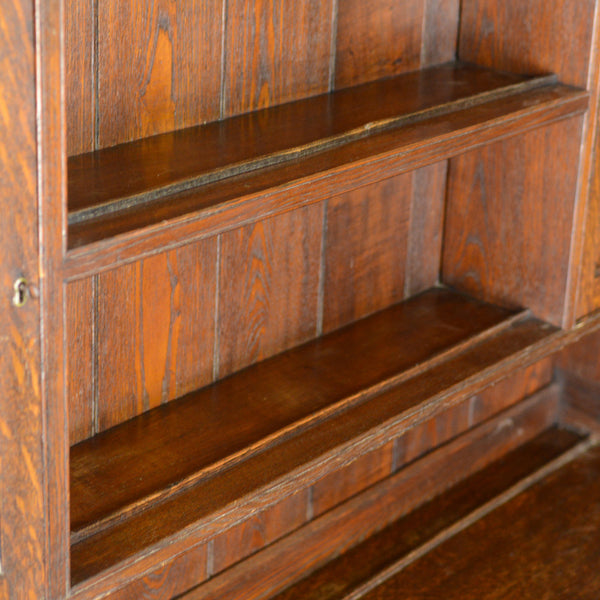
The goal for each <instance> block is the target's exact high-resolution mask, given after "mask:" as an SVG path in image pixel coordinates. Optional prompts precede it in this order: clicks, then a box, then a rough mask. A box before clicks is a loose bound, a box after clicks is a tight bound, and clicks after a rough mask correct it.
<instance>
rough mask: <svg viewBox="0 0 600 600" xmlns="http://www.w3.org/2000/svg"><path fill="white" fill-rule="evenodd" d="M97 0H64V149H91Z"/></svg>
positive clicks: (94, 92) (70, 151) (74, 150)
mask: <svg viewBox="0 0 600 600" xmlns="http://www.w3.org/2000/svg"><path fill="white" fill-rule="evenodd" d="M96 1H97V0H65V12H64V20H65V63H66V64H65V70H66V73H65V75H66V78H65V85H66V89H65V99H66V107H65V109H66V116H67V153H68V154H69V155H72V154H80V153H82V152H89V151H91V150H93V149H94V143H95V139H94V136H95V119H96V110H95V108H96V84H95V81H96V75H95V70H94V46H95V34H96V31H95V29H96V28H95V22H94V21H95V19H94V9H95V3H96Z"/></svg>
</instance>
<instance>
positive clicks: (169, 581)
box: [110, 544, 208, 600]
mask: <svg viewBox="0 0 600 600" xmlns="http://www.w3.org/2000/svg"><path fill="white" fill-rule="evenodd" d="M207 556H208V549H207V546H206V544H201V545H199V546H196V547H194V548H191V549H190V550H188V551H187V552H184V553H183V554H181V555H179V556H177V557H175V558H173V559H171V560H169V561H168V562H167V563H166V564H164V565H161V566H160V567H159V568H157V569H155V570H153V571H151V572H150V573H146V574H144V575H141V576H138V577H134V578H133V581H131V582H130V583H128V584H127V585H125V586H124V587H122V588H120V589H118V590H116V591H114V592H113V593H112V594H111V595H110V598H111V600H140V599H143V600H171V599H172V598H175V597H176V596H179V595H180V594H183V593H185V592H187V591H188V590H190V589H191V588H193V587H194V586H197V585H199V584H200V583H202V582H203V581H204V580H206V579H207V577H208V574H207Z"/></svg>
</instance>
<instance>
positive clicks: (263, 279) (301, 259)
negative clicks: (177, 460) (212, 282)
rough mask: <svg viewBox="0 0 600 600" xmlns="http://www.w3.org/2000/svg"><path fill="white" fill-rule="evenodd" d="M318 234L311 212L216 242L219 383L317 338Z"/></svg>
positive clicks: (317, 208)
mask: <svg viewBox="0 0 600 600" xmlns="http://www.w3.org/2000/svg"><path fill="white" fill-rule="evenodd" d="M322 232H323V206H322V205H321V204H316V205H312V206H308V207H306V208H303V209H300V210H296V211H290V212H287V213H284V214H282V215H279V216H277V217H274V218H272V219H265V220H264V221H261V222H260V223H256V224H252V225H248V226H246V227H243V228H241V229H237V230H235V231H231V232H228V233H225V234H223V235H222V236H221V241H220V244H221V245H220V257H221V258H220V272H219V309H218V310H219V321H218V333H217V335H218V365H217V366H216V370H215V374H216V377H217V378H222V377H225V376H226V375H229V374H230V373H232V372H234V371H239V370H240V369H242V368H243V367H246V366H247V365H249V364H252V363H255V362H257V361H259V360H262V359H265V358H268V357H270V356H273V355H274V354H277V353H279V352H282V351H283V350H287V349H288V348H290V347H293V346H297V345H298V344H301V343H302V342H305V341H307V340H309V339H312V338H314V337H316V335H317V333H318V331H317V322H318V305H319V294H320V285H319V278H320V265H321V260H322V249H321V245H322ZM389 304H392V303H391V302H390V303H389ZM389 304H388V305H389Z"/></svg>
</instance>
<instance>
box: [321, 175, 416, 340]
mask: <svg viewBox="0 0 600 600" xmlns="http://www.w3.org/2000/svg"><path fill="white" fill-rule="evenodd" d="M412 183H413V175H412V174H410V173H409V174H406V175H401V176H400V177H395V178H392V179H387V180H385V181H383V182H381V183H378V184H374V185H371V186H368V187H364V188H360V189H358V190H356V191H354V192H350V193H348V194H343V195H341V196H337V197H335V198H332V199H331V200H330V201H329V202H328V203H327V234H326V236H327V242H326V248H325V281H324V296H323V330H324V331H332V330H333V329H337V328H338V327H341V326H343V325H346V324H347V323H349V322H351V321H355V320H356V319H360V318H361V317H364V316H366V315H368V314H371V313H373V312H376V311H377V310H381V309H383V308H385V307H387V306H390V305H391V304H395V303H396V302H399V301H400V300H402V299H403V298H404V281H405V269H406V253H407V244H408V231H409V221H410V207H411V200H412V191H413V188H412Z"/></svg>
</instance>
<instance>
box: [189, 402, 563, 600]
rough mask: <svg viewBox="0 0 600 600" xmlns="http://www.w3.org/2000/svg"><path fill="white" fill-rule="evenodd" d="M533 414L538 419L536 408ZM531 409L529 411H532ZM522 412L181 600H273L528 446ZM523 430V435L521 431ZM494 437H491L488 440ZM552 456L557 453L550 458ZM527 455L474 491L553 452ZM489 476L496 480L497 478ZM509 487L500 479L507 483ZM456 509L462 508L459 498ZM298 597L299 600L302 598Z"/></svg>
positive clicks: (532, 433) (486, 476)
mask: <svg viewBox="0 0 600 600" xmlns="http://www.w3.org/2000/svg"><path fill="white" fill-rule="evenodd" d="M538 408H539V409H541V410H542V412H543V410H544V409H543V408H541V406H538ZM529 410H532V406H531V405H530V406H529ZM527 412H528V410H523V407H521V410H517V411H513V412H512V413H511V416H512V417H513V418H514V419H515V421H514V422H512V423H511V424H509V425H508V426H507V427H504V428H502V427H498V425H499V421H493V422H491V423H490V424H486V425H485V426H482V427H481V428H478V429H477V430H474V431H473V432H471V433H469V434H468V435H467V436H463V438H462V439H460V440H457V441H456V442H453V443H452V444H451V445H450V446H449V447H448V448H446V449H444V450H442V451H435V452H432V453H430V454H429V455H427V456H426V457H425V458H423V460H421V461H418V462H416V463H413V464H412V465H409V466H408V467H407V468H406V469H403V470H402V471H400V472H399V473H397V474H395V475H393V476H392V477H389V478H387V479H385V480H383V481H381V482H380V483H378V484H376V485H375V486H373V487H371V488H370V489H369V490H367V491H366V492H364V493H363V494H360V495H359V496H357V497H355V498H353V499H351V500H350V501H348V502H346V503H344V504H342V505H340V506H338V507H336V508H334V509H333V510H331V511H329V512H327V513H325V514H324V515H323V516H321V517H319V518H317V519H315V520H314V521H313V522H311V523H310V524H309V525H308V526H306V527H303V528H302V529H300V530H299V531H298V532H296V533H293V534H291V535H290V536H288V537H287V538H286V539H284V540H282V541H281V542H279V543H278V544H275V545H273V546H272V547H271V548H267V549H266V550H265V551H263V552H261V553H259V554H257V555H256V556H255V557H252V558H251V559H249V560H247V561H245V562H244V563H243V564H242V565H240V566H238V567H233V568H232V569H231V570H230V571H229V572H228V573H225V574H224V575H223V576H221V577H216V578H214V579H213V580H211V581H209V582H208V583H207V584H205V585H203V586H200V587H199V588H198V589H197V590H194V591H192V592H191V593H190V594H189V596H186V597H185V598H186V600H192V599H193V600H196V599H200V598H202V599H203V600H213V599H214V600H216V599H217V598H218V599H219V600H233V599H237V598H239V595H240V591H242V592H243V594H244V598H247V599H248V600H258V599H259V598H260V599H265V598H271V597H272V595H273V594H274V593H277V592H279V591H282V590H283V589H285V588H286V587H288V586H289V585H290V583H294V582H296V581H298V580H300V579H303V578H304V577H306V575H307V572H310V571H314V570H315V569H318V568H319V567H321V566H323V564H324V563H327V562H328V561H330V560H332V559H335V558H336V557H337V556H339V555H340V554H343V553H344V552H345V551H347V550H348V549H349V548H352V547H353V546H356V545H357V544H360V543H361V542H362V541H364V540H365V539H366V538H369V537H370V536H372V535H373V534H376V533H377V532H378V531H380V530H382V529H383V528H384V527H386V526H387V525H390V524H391V523H393V522H394V521H396V520H397V519H399V518H402V517H404V516H406V515H408V514H409V513H410V512H411V511H414V510H415V509H417V508H418V507H419V506H421V505H423V504H424V503H425V502H427V501H428V500H430V499H431V498H434V497H436V496H438V495H439V494H441V493H442V492H444V491H446V490H447V489H448V488H449V487H450V486H452V485H454V484H455V483H458V482H460V481H462V480H464V479H465V478H467V477H469V476H471V475H473V474H474V473H476V472H477V471H479V470H481V469H485V468H486V467H488V465H490V463H493V462H494V461H497V460H498V459H501V458H502V457H503V456H504V455H505V454H506V453H507V452H510V451H511V450H513V449H515V448H517V447H519V446H521V445H522V444H523V443H525V442H526V440H528V439H532V438H535V437H536V436H537V433H536V431H537V432H538V433H541V430H539V431H538V430H537V426H535V425H534V426H533V428H531V426H532V425H533V423H534V422H533V421H531V420H529V419H528V418H527V417H526V416H525V415H526V414H527ZM534 412H535V409H534ZM539 414H541V413H538V415H539ZM523 426H524V427H525V429H521V427H523ZM494 430H496V433H495V434H491V432H492V431H494ZM519 431H521V433H523V432H524V431H526V434H525V436H522V435H521V434H519ZM559 447H560V444H559ZM531 450H533V451H531ZM540 450H542V451H540ZM548 450H550V448H548ZM556 451H557V448H556V447H555V448H554V449H553V452H554V454H556ZM526 455H528V456H529V459H526V460H522V459H521V460H519V459H517V460H516V461H515V463H514V464H513V465H511V466H509V468H508V469H507V470H506V471H504V475H499V472H502V469H499V468H498V466H497V465H498V463H495V464H494V466H493V467H490V469H489V470H488V471H483V473H482V475H483V476H482V477H481V480H478V479H476V480H475V481H477V482H478V483H479V484H478V485H477V484H476V485H475V487H476V488H477V489H479V492H478V493H482V495H483V497H485V495H486V494H489V491H490V488H489V487H488V486H489V485H490V483H491V482H492V481H494V482H496V483H499V482H501V481H502V480H503V478H504V476H505V475H507V474H508V473H512V475H510V476H509V478H508V481H509V482H510V481H511V479H510V478H511V477H514V476H515V475H516V476H517V478H518V477H519V476H523V475H525V476H526V475H527V474H528V472H529V470H530V469H531V468H533V469H535V468H536V466H538V465H540V466H541V465H543V464H544V461H545V460H547V458H549V457H551V456H552V455H553V454H552V450H551V451H550V452H549V453H545V452H544V451H543V446H542V447H541V448H540V446H539V445H537V446H536V445H534V447H533V449H531V448H530V449H528V451H526ZM473 458H475V459H476V460H473ZM511 462H512V461H511ZM515 466H517V468H516V469H514V467H515ZM511 467H512V468H511ZM493 473H498V476H494V475H493ZM475 477H477V476H475ZM496 477H498V478H496ZM513 480H514V479H513ZM506 481H507V480H506V479H504V482H505V483H506ZM505 483H504V484H501V486H500V491H503V488H504V485H505ZM509 485H510V483H509ZM492 487H493V486H492ZM484 490H485V491H484ZM471 494H472V492H471ZM492 495H493V494H492ZM459 498H460V495H459ZM480 498H481V496H480ZM443 504H444V502H442V505H443ZM457 504H458V505H459V506H460V505H461V504H464V501H463V498H460V500H459V502H458V503H457ZM407 524H408V523H407ZM420 525H422V524H420ZM429 526H433V527H435V520H431V521H430V523H429V524H428V525H427V527H429ZM364 566H366V565H363V567H364ZM361 568H362V567H361ZM335 589H336V588H335V587H332V588H329V593H335ZM300 597H303V596H302V594H301V595H300Z"/></svg>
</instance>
